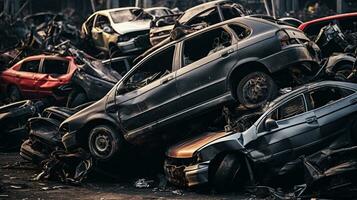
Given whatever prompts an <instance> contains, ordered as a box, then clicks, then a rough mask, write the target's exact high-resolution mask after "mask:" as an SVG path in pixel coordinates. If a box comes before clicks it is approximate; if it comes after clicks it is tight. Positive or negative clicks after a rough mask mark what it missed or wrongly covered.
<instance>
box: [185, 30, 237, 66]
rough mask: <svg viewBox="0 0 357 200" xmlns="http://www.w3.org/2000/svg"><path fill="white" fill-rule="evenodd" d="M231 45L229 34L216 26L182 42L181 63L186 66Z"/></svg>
mask: <svg viewBox="0 0 357 200" xmlns="http://www.w3.org/2000/svg"><path fill="white" fill-rule="evenodd" d="M231 45H232V37H231V35H230V34H229V33H228V32H227V31H225V30H224V29H223V28H217V29H214V30H211V31H208V32H206V33H203V34H201V35H198V36H195V37H194V38H192V39H189V40H187V41H185V42H184V50H183V55H184V57H183V64H184V66H187V65H189V64H191V63H194V62H196V61H198V60H200V59H202V58H205V57H206V56H209V55H211V54H213V53H215V52H217V51H220V50H222V49H225V48H226V47H229V46H231Z"/></svg>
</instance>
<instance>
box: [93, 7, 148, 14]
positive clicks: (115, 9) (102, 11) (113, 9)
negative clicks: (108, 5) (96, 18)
mask: <svg viewBox="0 0 357 200" xmlns="http://www.w3.org/2000/svg"><path fill="white" fill-rule="evenodd" d="M129 9H141V8H139V7H121V8H112V9H107V10H99V11H96V12H95V14H108V13H109V12H113V11H120V10H129Z"/></svg>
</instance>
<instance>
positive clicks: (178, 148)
mask: <svg viewBox="0 0 357 200" xmlns="http://www.w3.org/2000/svg"><path fill="white" fill-rule="evenodd" d="M356 111H357V85H356V84H353V83H346V82H336V81H324V82H319V83H312V84H308V85H305V86H302V87H299V88H297V89H295V90H293V91H291V92H289V93H287V94H284V95H282V96H280V97H278V98H277V99H275V100H274V101H273V102H271V103H270V104H268V105H267V106H266V107H265V108H263V109H262V110H261V111H260V112H256V113H250V114H249V115H245V116H243V117H240V118H235V119H231V123H230V124H229V125H230V128H228V129H226V130H227V131H221V132H209V133H205V134H204V135H201V136H198V137H196V138H194V139H189V140H187V141H185V142H181V143H179V144H177V145H174V146H172V147H170V148H169V149H168V151H167V153H166V155H167V159H166V161H165V166H164V169H165V174H166V177H167V179H168V180H169V181H170V182H172V183H174V184H176V185H180V186H185V187H192V186H198V185H202V184H207V183H211V184H212V185H213V186H214V187H215V188H217V189H219V190H225V189H228V188H231V187H233V186H236V187H238V186H239V184H242V183H246V182H245V181H251V182H256V181H258V182H259V181H260V182H261V181H264V180H266V179H274V177H276V176H277V175H279V174H280V173H281V172H282V171H284V170H286V169H287V168H289V165H290V164H291V162H292V161H294V160H295V159H298V158H299V157H300V156H302V155H311V154H313V153H315V152H317V151H320V150H322V149H325V148H328V147H331V148H334V149H338V148H342V147H344V146H345V145H350V144H355V143H356V142H357V140H356V138H357V134H356V131H355V130H356V128H357V115H356V113H357V112H356ZM316 175H317V174H316ZM313 176H315V175H313Z"/></svg>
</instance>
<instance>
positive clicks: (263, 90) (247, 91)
mask: <svg viewBox="0 0 357 200" xmlns="http://www.w3.org/2000/svg"><path fill="white" fill-rule="evenodd" d="M268 97H269V83H268V80H267V78H266V77H264V76H263V75H256V76H255V77H253V78H251V79H249V80H248V81H247V82H246V83H245V84H244V85H243V98H244V99H245V101H246V102H248V103H249V104H257V103H262V102H264V101H266V100H267V99H268Z"/></svg>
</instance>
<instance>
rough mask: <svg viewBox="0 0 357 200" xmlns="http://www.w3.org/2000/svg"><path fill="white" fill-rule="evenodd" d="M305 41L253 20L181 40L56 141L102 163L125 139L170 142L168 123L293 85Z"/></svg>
mask: <svg viewBox="0 0 357 200" xmlns="http://www.w3.org/2000/svg"><path fill="white" fill-rule="evenodd" d="M305 40H308V39H307V38H306V36H305V35H304V34H303V33H302V32H301V31H299V30H298V29H295V28H293V27H290V26H289V27H288V26H280V25H277V24H274V23H270V22H268V21H266V20H262V19H257V18H253V17H242V18H235V19H233V20H229V21H225V22H222V23H219V24H216V25H213V26H210V27H208V28H206V29H203V30H201V31H198V32H195V33H193V34H190V35H187V36H185V37H183V38H181V39H180V40H177V41H174V42H171V43H169V44H167V45H165V46H162V47H161V48H159V49H158V50H156V51H154V52H153V53H151V54H149V55H148V56H147V57H145V58H144V59H142V60H141V61H140V62H139V63H138V64H136V65H135V66H134V67H133V68H132V69H131V70H130V71H129V72H128V73H127V74H126V75H125V76H124V77H123V78H122V79H121V80H120V81H119V82H118V83H117V84H116V85H115V86H114V87H113V89H112V90H111V91H110V92H109V93H108V94H107V95H106V96H105V97H103V98H102V99H101V100H99V101H97V102H96V103H94V104H93V105H91V106H89V107H88V108H86V109H83V110H81V111H80V112H78V113H76V114H75V115H73V116H71V117H70V118H68V119H66V120H65V121H64V122H63V123H62V124H61V126H60V132H61V134H63V135H64V136H63V137H62V142H63V144H64V145H65V147H66V149H67V150H71V149H74V148H76V147H78V146H87V147H88V149H89V150H90V152H91V154H92V155H93V156H94V158H96V159H99V160H110V159H113V158H115V157H116V155H118V154H120V153H121V152H122V148H123V147H122V144H123V143H125V142H126V141H127V142H129V143H131V144H134V145H143V144H145V143H150V145H151V146H155V145H156V146H159V144H163V143H162V142H160V141H161V140H168V141H171V140H175V138H176V137H179V136H180V134H174V131H173V130H172V126H173V124H175V126H177V125H178V124H180V123H183V124H185V125H186V126H185V127H188V124H190V123H194V122H192V119H195V120H194V121H195V122H197V121H196V120H198V119H199V118H200V117H205V118H206V119H205V121H206V122H207V121H208V119H207V117H208V113H210V112H211V111H212V110H215V109H217V108H218V109H219V108H220V106H222V105H224V104H236V103H238V104H240V105H242V106H244V107H247V108H256V107H259V106H260V105H262V104H264V103H265V102H267V101H270V100H272V99H274V98H275V95H276V93H277V89H278V87H282V85H284V81H287V82H288V83H287V84H288V85H294V80H293V78H292V76H291V74H290V70H291V69H292V68H294V69H297V70H304V69H305V66H303V65H302V64H303V63H304V64H307V65H309V66H310V68H309V69H311V70H314V69H315V68H314V67H315V65H316V64H317V63H316V61H315V60H314V58H313V57H312V56H311V55H310V53H309V51H308V50H307V48H306V47H305V45H304V44H303V43H302V41H305ZM292 41H294V42H292ZM257 49H259V51H257ZM315 70H318V69H315ZM307 73H308V72H307ZM279 77H280V78H279ZM289 77H291V78H289ZM279 80H281V82H279ZM195 124H196V123H195ZM165 133H166V134H165Z"/></svg>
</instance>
